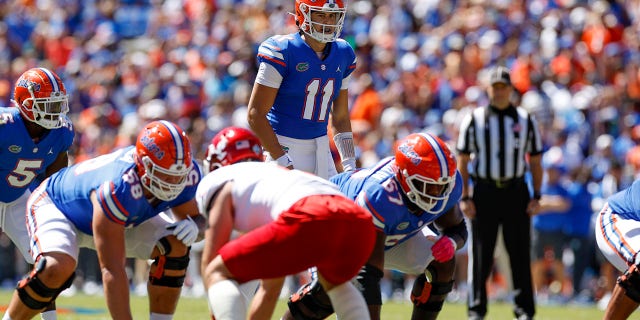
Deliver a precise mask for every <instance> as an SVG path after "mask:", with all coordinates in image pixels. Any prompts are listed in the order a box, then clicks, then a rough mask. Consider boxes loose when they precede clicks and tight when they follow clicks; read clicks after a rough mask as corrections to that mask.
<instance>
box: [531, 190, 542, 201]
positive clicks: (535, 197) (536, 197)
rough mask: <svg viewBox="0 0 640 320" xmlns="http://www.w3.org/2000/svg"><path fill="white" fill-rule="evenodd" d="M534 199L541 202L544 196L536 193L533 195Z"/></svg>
mask: <svg viewBox="0 0 640 320" xmlns="http://www.w3.org/2000/svg"><path fill="white" fill-rule="evenodd" d="M533 198H534V199H536V200H540V198H542V195H541V194H540V192H539V191H538V192H534V193H533Z"/></svg>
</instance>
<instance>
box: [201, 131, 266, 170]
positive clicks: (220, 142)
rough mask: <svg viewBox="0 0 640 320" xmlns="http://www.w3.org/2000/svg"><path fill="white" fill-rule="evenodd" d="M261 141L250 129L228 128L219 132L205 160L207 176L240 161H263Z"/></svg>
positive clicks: (208, 149) (210, 145)
mask: <svg viewBox="0 0 640 320" xmlns="http://www.w3.org/2000/svg"><path fill="white" fill-rule="evenodd" d="M262 160H263V157H262V145H261V144H260V139H258V137H257V136H256V135H255V134H253V132H251V131H250V130H248V129H245V128H240V127H228V128H225V129H222V130H221V131H220V132H218V133H217V134H216V135H215V136H214V137H213V139H211V144H209V147H208V148H207V153H206V154H205V158H204V160H203V164H204V166H203V167H204V172H205V174H207V173H209V172H210V171H213V170H215V169H217V168H220V167H223V166H228V165H230V164H234V163H236V162H240V161H262Z"/></svg>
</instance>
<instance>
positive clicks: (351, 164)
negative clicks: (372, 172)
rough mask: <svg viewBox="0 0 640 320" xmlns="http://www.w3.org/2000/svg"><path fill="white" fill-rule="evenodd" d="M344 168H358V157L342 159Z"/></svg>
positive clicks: (346, 169) (351, 169)
mask: <svg viewBox="0 0 640 320" xmlns="http://www.w3.org/2000/svg"><path fill="white" fill-rule="evenodd" d="M341 164H342V170H343V171H345V172H346V171H353V170H355V169H356V159H345V160H342V162H341Z"/></svg>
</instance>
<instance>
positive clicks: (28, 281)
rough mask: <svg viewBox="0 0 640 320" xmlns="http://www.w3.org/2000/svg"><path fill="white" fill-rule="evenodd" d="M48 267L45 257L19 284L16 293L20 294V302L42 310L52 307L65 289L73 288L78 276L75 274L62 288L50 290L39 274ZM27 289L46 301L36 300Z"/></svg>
mask: <svg viewBox="0 0 640 320" xmlns="http://www.w3.org/2000/svg"><path fill="white" fill-rule="evenodd" d="M46 265H47V259H46V258H44V257H43V258H41V259H40V260H39V261H38V262H37V263H36V265H35V267H34V268H33V271H31V273H30V274H29V275H28V276H27V277H25V278H24V279H22V280H20V282H18V285H17V286H16V291H17V292H18V297H20V301H22V303H24V304H25V305H26V306H27V307H29V308H31V309H34V310H40V309H43V308H45V307H47V306H48V305H50V304H51V302H52V301H53V300H55V299H56V297H58V295H59V294H60V292H62V291H64V290H65V289H67V288H69V287H70V286H71V284H72V283H73V279H74V278H75V276H76V273H75V272H74V273H72V274H71V276H70V277H69V279H67V281H65V282H64V283H63V284H62V286H60V287H59V288H50V287H48V286H47V285H45V284H44V283H42V281H40V279H38V274H40V273H41V272H42V270H44V268H45V266H46ZM27 287H28V288H29V289H31V291H32V292H33V293H34V294H35V295H37V297H39V298H45V299H46V300H45V301H42V300H37V299H35V297H34V296H32V293H30V292H29V291H28V290H27V289H26V288H27Z"/></svg>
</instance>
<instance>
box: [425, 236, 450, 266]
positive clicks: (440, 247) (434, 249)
mask: <svg viewBox="0 0 640 320" xmlns="http://www.w3.org/2000/svg"><path fill="white" fill-rule="evenodd" d="M455 253H456V242H455V241H454V240H453V239H451V238H449V237H447V236H442V237H440V239H438V241H436V243H434V244H433V246H431V254H433V258H434V259H435V260H436V261H438V262H446V261H449V260H451V259H452V258H453V255H454V254H455Z"/></svg>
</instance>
